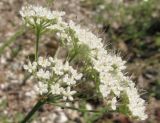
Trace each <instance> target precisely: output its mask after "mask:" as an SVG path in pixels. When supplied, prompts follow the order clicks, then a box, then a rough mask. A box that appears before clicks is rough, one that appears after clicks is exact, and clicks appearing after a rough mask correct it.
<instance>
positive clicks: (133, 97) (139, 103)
mask: <svg viewBox="0 0 160 123" xmlns="http://www.w3.org/2000/svg"><path fill="white" fill-rule="evenodd" d="M129 81H130V80H129ZM129 85H130V86H129V87H127V88H126V94H127V96H128V99H129V104H128V107H129V109H130V111H131V112H132V115H133V116H136V117H140V118H141V120H145V119H146V118H147V117H148V116H147V115H146V114H145V100H143V99H142V98H140V96H139V94H138V91H137V89H136V88H135V84H134V83H133V82H132V81H130V84H129Z"/></svg>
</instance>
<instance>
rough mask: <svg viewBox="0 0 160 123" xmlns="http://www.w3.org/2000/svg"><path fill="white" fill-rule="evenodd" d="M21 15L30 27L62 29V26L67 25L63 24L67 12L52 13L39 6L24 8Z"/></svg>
mask: <svg viewBox="0 0 160 123" xmlns="http://www.w3.org/2000/svg"><path fill="white" fill-rule="evenodd" d="M20 15H21V16H22V19H23V20H24V22H25V23H26V24H27V25H28V26H37V25H40V26H42V27H43V28H49V29H50V28H51V29H61V28H62V27H61V26H62V25H65V23H63V22H62V16H63V15H65V12H59V11H50V10H49V9H47V8H43V7H41V6H38V5H37V6H33V5H27V6H24V7H22V9H21V10H20Z"/></svg>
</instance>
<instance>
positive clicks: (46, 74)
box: [24, 57, 82, 101]
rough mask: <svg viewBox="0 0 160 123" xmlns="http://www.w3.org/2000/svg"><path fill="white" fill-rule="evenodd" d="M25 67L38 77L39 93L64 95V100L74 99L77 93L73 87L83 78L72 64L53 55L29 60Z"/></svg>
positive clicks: (36, 86)
mask: <svg viewBox="0 0 160 123" xmlns="http://www.w3.org/2000/svg"><path fill="white" fill-rule="evenodd" d="M24 69H25V70H27V71H28V72H30V73H32V74H33V75H34V76H35V78H37V79H38V81H39V82H38V84H36V85H35V90H36V91H37V92H38V93H39V94H41V95H42V94H44V93H52V94H54V95H63V99H64V100H67V99H69V100H71V101H72V100H73V97H72V96H73V95H74V94H75V93H76V91H75V90H73V89H72V88H73V87H74V86H75V85H76V83H77V81H78V80H80V79H81V77H82V74H81V73H77V70H75V69H74V68H73V67H72V66H70V65H69V63H68V62H67V61H66V62H65V63H64V62H63V61H62V60H61V59H56V58H55V59H53V58H52V57H49V58H48V59H47V58H43V57H39V59H38V62H37V63H36V62H33V63H31V62H29V63H28V65H24Z"/></svg>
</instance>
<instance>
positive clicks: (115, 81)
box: [69, 21, 147, 120]
mask: <svg viewBox="0 0 160 123" xmlns="http://www.w3.org/2000/svg"><path fill="white" fill-rule="evenodd" d="M69 26H70V28H71V29H73V30H74V31H75V33H76V36H77V38H78V39H79V43H81V44H85V45H87V46H88V47H89V48H90V50H91V56H92V57H91V61H92V64H93V67H94V69H95V70H97V72H98V73H99V78H100V85H99V90H100V92H101V94H102V96H103V97H104V98H107V97H108V96H109V95H110V94H112V93H114V95H115V96H114V97H113V99H112V103H111V108H112V109H113V110H115V109H116V103H117V100H116V97H120V94H121V92H126V94H127V95H128V98H129V104H128V107H129V109H130V111H131V113H132V115H133V116H136V117H139V118H140V119H142V120H144V119H146V118H147V115H146V114H145V102H144V100H143V99H141V98H140V96H139V94H138V93H137V89H136V88H135V87H132V88H129V87H130V85H134V83H133V82H132V81H131V80H130V79H128V77H127V76H125V75H124V73H123V70H125V68H126V66H125V63H126V61H123V60H122V58H121V57H119V56H117V55H113V54H111V53H107V51H106V50H105V47H104V45H103V43H102V39H101V38H98V37H97V36H95V35H94V34H93V33H92V32H90V31H89V30H85V29H82V28H81V27H80V26H79V25H78V26H77V25H75V24H74V23H73V22H72V21H71V22H70V23H69ZM126 88H127V89H126Z"/></svg>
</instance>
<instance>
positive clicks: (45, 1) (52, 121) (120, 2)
mask: <svg viewBox="0 0 160 123" xmlns="http://www.w3.org/2000/svg"><path fill="white" fill-rule="evenodd" d="M27 3H30V4H34V5H37V4H38V5H43V6H47V7H49V8H51V9H54V10H63V11H65V12H66V15H65V17H64V19H65V20H66V21H68V20H74V21H75V22H76V23H77V24H81V25H82V27H88V28H90V30H92V31H93V32H94V33H95V34H97V35H98V36H99V37H102V38H104V43H105V44H106V45H107V46H108V50H110V49H112V50H113V52H115V53H118V54H120V55H121V56H122V57H123V59H124V60H127V61H128V62H127V66H128V68H127V70H128V74H129V75H131V76H132V78H133V80H134V81H135V83H136V84H137V87H138V88H139V90H140V92H141V94H142V97H143V98H144V99H145V100H146V101H147V114H148V115H149V118H148V119H147V120H146V121H137V120H133V119H130V118H128V117H126V116H124V115H123V114H118V113H117V114H103V115H102V116H101V117H99V118H98V119H97V120H96V121H95V123H160V0H34V1H32V0H26V1H23V0H0V123H18V122H19V121H20V120H21V119H23V117H24V116H25V114H26V113H27V112H28V111H30V109H31V108H32V107H33V105H34V104H35V103H36V100H37V97H36V95H35V93H34V91H33V84H34V81H33V80H32V78H30V77H28V76H27V75H26V73H25V72H24V70H23V67H22V66H23V64H24V63H25V62H26V61H27V59H28V58H30V59H32V58H34V47H33V45H34V39H35V36H34V35H33V32H32V31H31V30H27V29H25V30H24V29H23V27H22V20H21V17H20V14H19V10H20V8H21V7H22V6H23V5H26V4H27ZM57 47H58V43H57V41H56V39H55V37H54V36H53V35H52V34H47V35H44V36H42V38H41V42H40V54H42V55H52V54H54V52H55V50H56V49H57ZM96 104H97V105H98V103H96ZM74 105H75V106H78V102H75V104H74ZM93 105H95V104H92V102H88V104H87V105H86V108H93V107H94V106H93ZM88 115H89V114H88ZM85 118H86V117H84V116H83V115H82V114H81V113H78V112H76V111H71V110H62V109H59V108H57V107H54V106H50V105H45V106H44V107H43V108H41V109H40V111H39V112H38V113H36V115H35V116H34V117H33V118H32V120H31V123H85V122H86V120H85Z"/></svg>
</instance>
